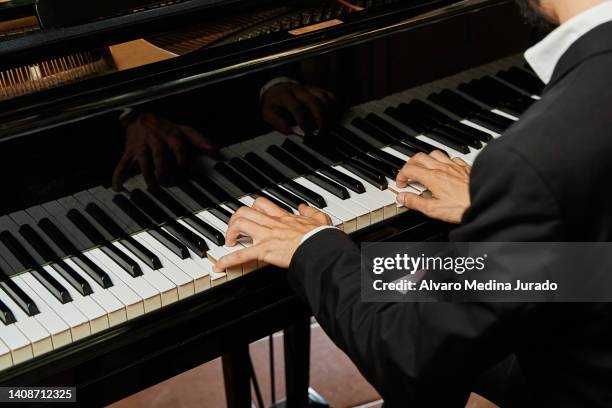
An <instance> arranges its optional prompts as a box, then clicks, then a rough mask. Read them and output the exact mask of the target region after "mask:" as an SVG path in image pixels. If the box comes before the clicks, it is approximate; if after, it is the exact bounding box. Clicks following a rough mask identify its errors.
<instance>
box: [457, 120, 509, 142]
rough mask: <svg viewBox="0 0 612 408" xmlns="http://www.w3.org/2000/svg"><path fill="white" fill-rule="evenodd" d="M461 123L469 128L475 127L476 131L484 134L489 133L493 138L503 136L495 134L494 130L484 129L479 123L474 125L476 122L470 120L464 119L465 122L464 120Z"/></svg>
mask: <svg viewBox="0 0 612 408" xmlns="http://www.w3.org/2000/svg"><path fill="white" fill-rule="evenodd" d="M461 123H463V124H464V125H467V126H471V127H473V128H474V129H477V130H480V131H482V132H485V133H488V134H490V135H491V136H493V137H494V138H498V137H500V136H501V134H500V133H497V132H494V131H492V130H490V129H487V128H486V127H484V126H480V125H479V124H478V123H474V122H472V121H471V120H468V119H464V120H462V121H461Z"/></svg>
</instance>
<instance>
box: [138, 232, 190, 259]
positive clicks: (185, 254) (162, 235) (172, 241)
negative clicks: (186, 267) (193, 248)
mask: <svg viewBox="0 0 612 408" xmlns="http://www.w3.org/2000/svg"><path fill="white" fill-rule="evenodd" d="M147 232H148V233H149V234H150V235H151V236H152V237H153V238H154V239H155V240H156V241H157V242H159V243H161V244H162V245H163V246H165V247H166V248H168V249H169V250H170V251H172V252H173V253H174V254H175V255H176V256H178V257H179V258H181V259H187V258H189V250H188V249H187V247H186V246H185V245H183V244H182V243H181V242H180V241H179V240H178V239H176V238H174V237H173V236H172V235H170V234H168V233H167V232H166V231H164V230H163V229H161V228H160V227H153V228H150V229H149V230H148V231H147Z"/></svg>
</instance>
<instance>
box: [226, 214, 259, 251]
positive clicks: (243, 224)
mask: <svg viewBox="0 0 612 408" xmlns="http://www.w3.org/2000/svg"><path fill="white" fill-rule="evenodd" d="M265 231H269V229H267V228H264V227H262V226H261V225H259V224H258V223H256V222H255V221H252V220H250V219H247V218H238V219H235V220H234V221H233V222H231V220H230V224H229V225H228V227H227V232H226V233H225V244H226V245H227V246H234V245H236V241H237V239H238V238H240V237H243V236H247V237H250V238H251V239H252V240H253V242H254V243H258V242H259V241H260V240H261V239H262V238H263V237H264V235H263V234H264V232H265Z"/></svg>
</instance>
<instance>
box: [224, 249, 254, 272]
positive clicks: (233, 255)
mask: <svg viewBox="0 0 612 408" xmlns="http://www.w3.org/2000/svg"><path fill="white" fill-rule="evenodd" d="M262 257H263V248H262V247H261V246H258V245H253V246H250V247H248V248H244V249H241V250H239V251H234V252H230V253H229V254H227V255H225V256H222V257H221V258H219V260H217V262H216V263H215V265H214V266H213V271H214V272H223V271H225V270H227V269H228V268H231V267H232V266H238V265H242V264H245V263H247V262H250V261H254V260H256V259H260V258H262Z"/></svg>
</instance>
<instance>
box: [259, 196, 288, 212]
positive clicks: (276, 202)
mask: <svg viewBox="0 0 612 408" xmlns="http://www.w3.org/2000/svg"><path fill="white" fill-rule="evenodd" d="M257 197H265V198H267V199H268V200H270V201H272V202H273V203H274V204H275V205H276V206H277V207H280V208H282V209H283V210H285V211H287V212H288V213H293V209H292V208H291V207H290V206H289V205H287V204H285V203H284V202H282V201H281V200H279V199H278V198H276V197H274V196H273V195H271V194H269V193H268V194H264V193H262V194H258V195H256V196H255V198H257Z"/></svg>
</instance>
